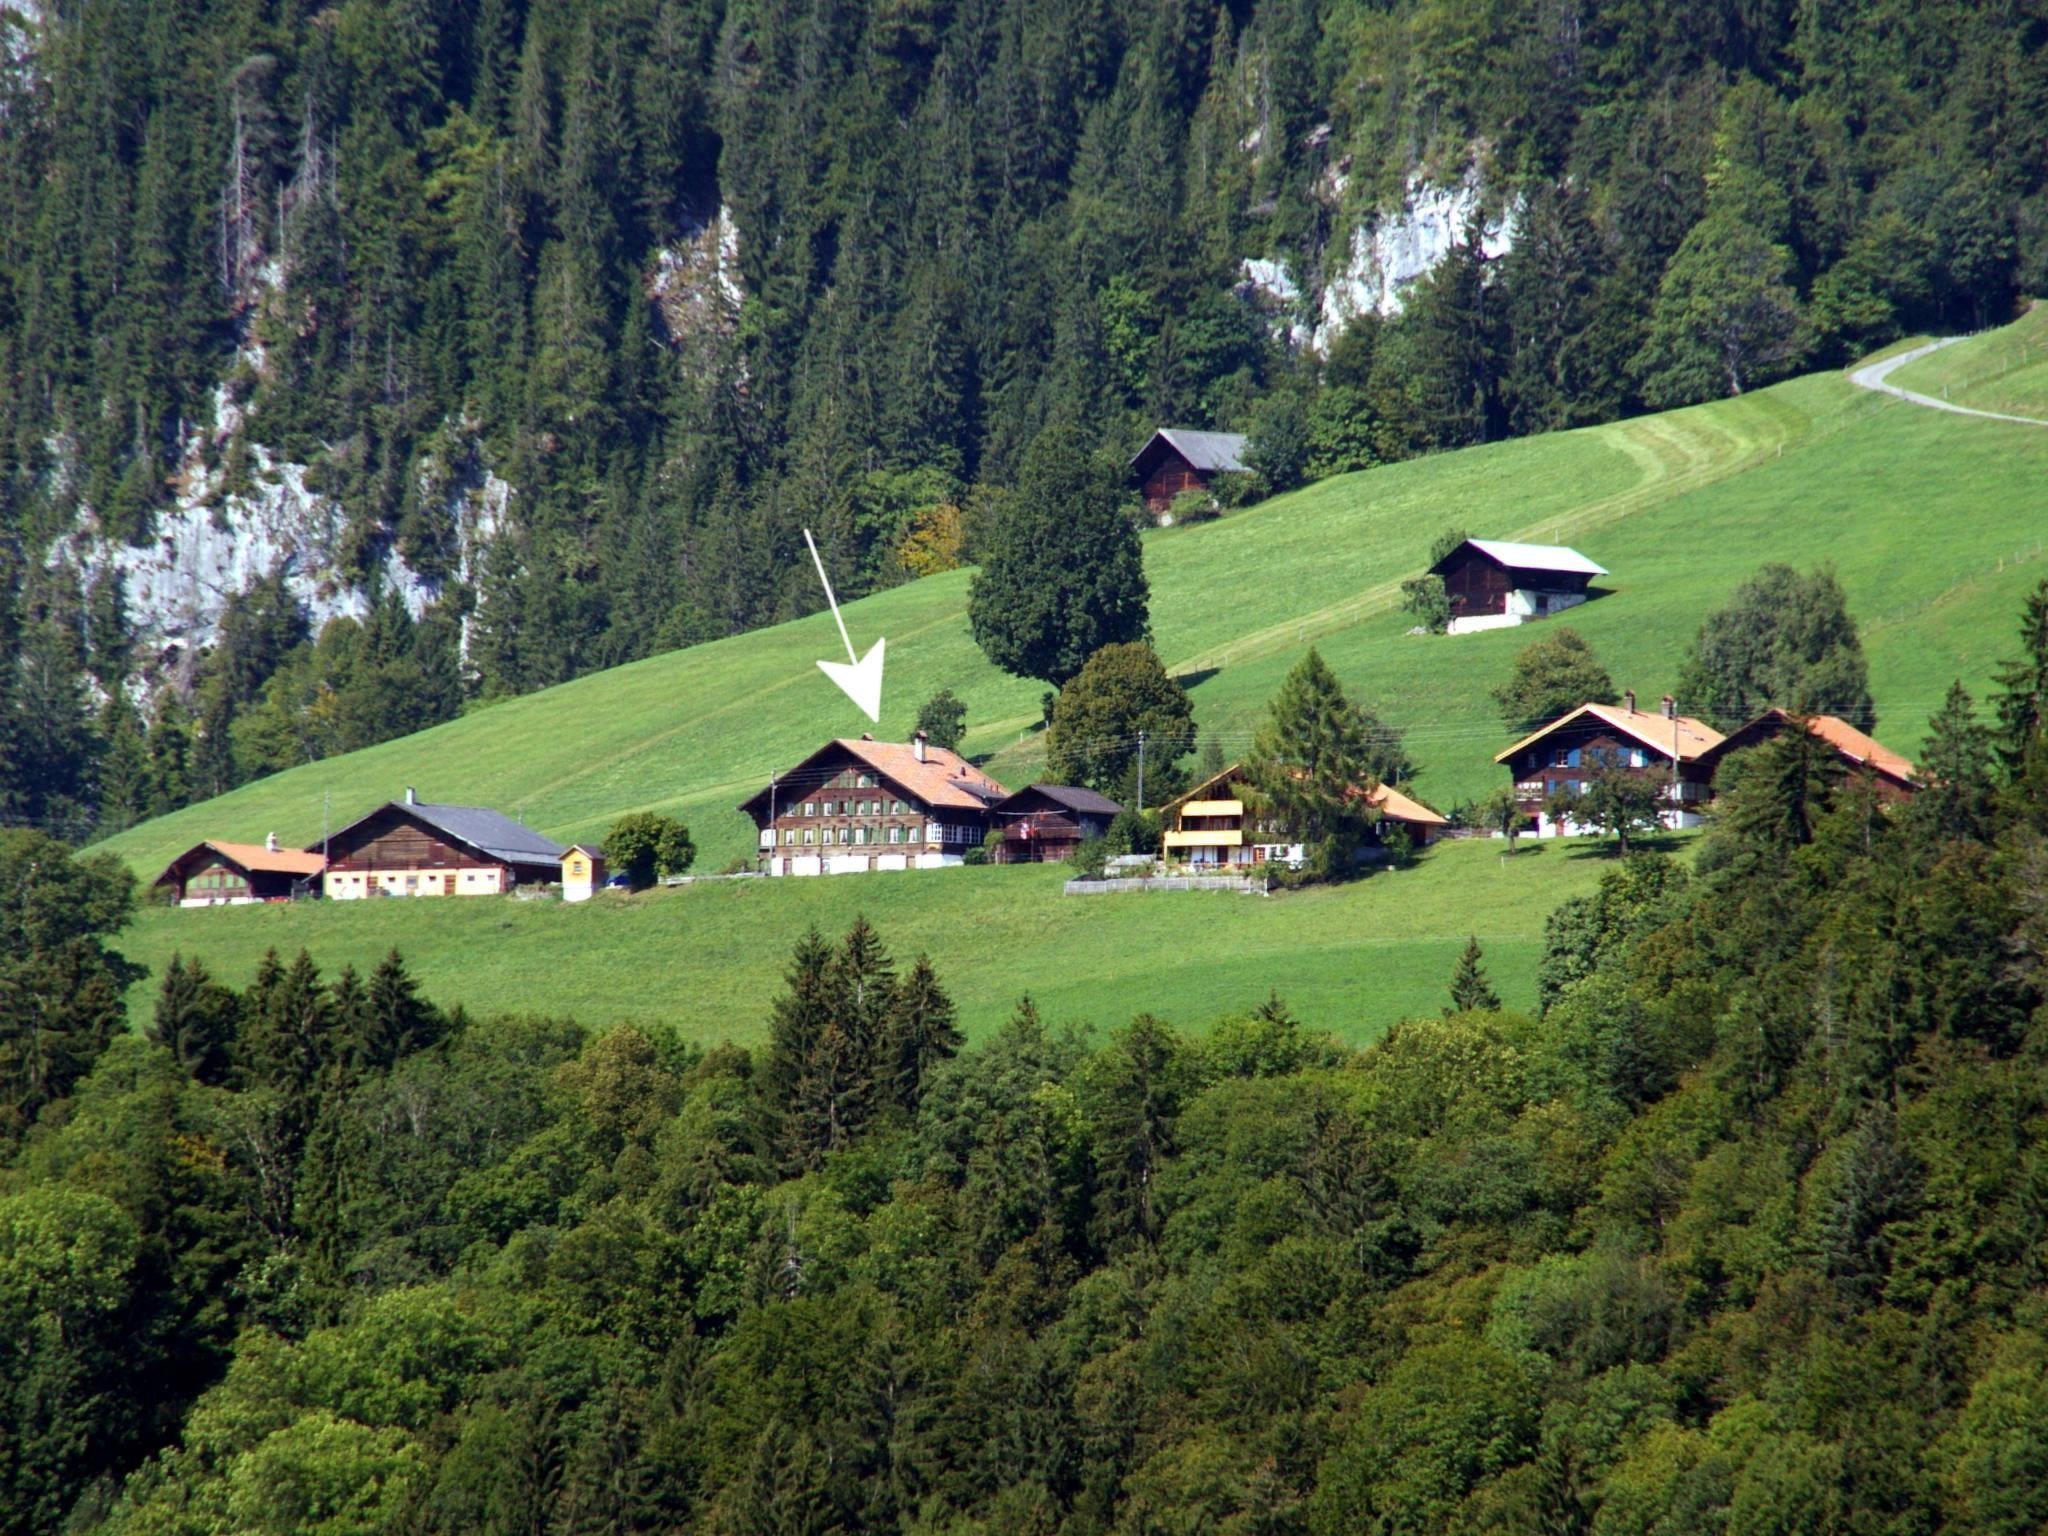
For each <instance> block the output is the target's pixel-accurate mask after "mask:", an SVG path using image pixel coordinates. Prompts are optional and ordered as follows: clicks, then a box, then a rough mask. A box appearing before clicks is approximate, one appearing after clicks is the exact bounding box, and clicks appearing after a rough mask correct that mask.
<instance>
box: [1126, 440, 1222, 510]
mask: <svg viewBox="0 0 2048 1536" xmlns="http://www.w3.org/2000/svg"><path fill="white" fill-rule="evenodd" d="M1244 443H1245V440H1244V438H1243V437H1242V436H1241V435H1239V434H1238V433H1236V432H1191V431H1189V430H1188V429H1187V428H1185V427H1161V428H1160V429H1159V430H1158V431H1157V432H1154V433H1153V434H1152V438H1151V441H1149V442H1147V443H1146V444H1145V446H1144V447H1142V448H1140V449H1139V450H1138V451H1137V453H1136V454H1134V455H1133V456H1132V458H1131V474H1132V475H1133V476H1134V477H1135V478H1136V480H1137V482H1138V493H1139V494H1140V495H1141V496H1143V497H1144V498H1145V505H1146V507H1147V508H1148V509H1149V510H1150V511H1151V512H1153V513H1154V514H1155V515H1156V514H1158V513H1161V512H1166V511H1169V510H1170V509H1171V508H1172V506H1173V498H1174V497H1176V496H1178V495H1179V494H1180V493H1181V492H1182V491H1205V490H1207V489H1208V488H1209V484H1210V482H1211V481H1213V480H1214V479H1215V478H1216V477H1217V476H1218V475H1230V474H1242V473H1243V472H1244V471H1245V470H1246V469H1248V468H1250V466H1249V465H1247V464H1246V463H1245V462H1244Z"/></svg>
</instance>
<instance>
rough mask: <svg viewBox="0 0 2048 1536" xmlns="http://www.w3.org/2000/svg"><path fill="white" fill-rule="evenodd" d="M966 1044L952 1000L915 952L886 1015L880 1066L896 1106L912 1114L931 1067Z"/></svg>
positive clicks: (924, 959)
mask: <svg viewBox="0 0 2048 1536" xmlns="http://www.w3.org/2000/svg"><path fill="white" fill-rule="evenodd" d="M965 1043H966V1037H965V1036H964V1035H962V1034H961V1033H960V1027H959V1024H958V1023H957V1015H956V1013H955V1011H954V1008H953V999H952V998H951V997H949V996H947V995H946V991H945V989H944V988H943V987H941V986H940V985H939V977H938V972H937V971H935V970H934V969H933V968H932V962H931V957H930V956H929V955H924V954H920V955H919V956H918V957H917V959H916V960H914V961H913V962H911V966H910V974H909V975H908V976H906V977H904V979H903V984H902V986H901V987H899V988H898V989H897V993H896V1003H895V1007H894V1009H893V1010H892V1011H891V1013H890V1016H889V1037H888V1046H889V1048H888V1051H887V1052H886V1054H885V1066H886V1067H887V1069H888V1070H889V1072H890V1081H889V1084H888V1087H889V1091H890V1095H891V1097H892V1098H893V1099H894V1100H895V1102H896V1103H897V1105H899V1106H900V1107H901V1108H902V1109H904V1110H905V1111H907V1112H909V1113H911V1114H916V1113H917V1106H918V1104H919V1102H920V1101H921V1100H922V1099H923V1097H924V1086H925V1083H926V1081H927V1080H928V1079H929V1078H930V1076H931V1074H932V1072H933V1071H934V1069H936V1068H937V1067H938V1065H939V1064H940V1063H941V1062H944V1061H950V1060H951V1059H952V1058H953V1057H954V1056H955V1055H957V1054H958V1053H959V1050H960V1047H961V1046H962V1045H963V1044H965Z"/></svg>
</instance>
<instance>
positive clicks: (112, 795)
mask: <svg viewBox="0 0 2048 1536" xmlns="http://www.w3.org/2000/svg"><path fill="white" fill-rule="evenodd" d="M100 737H101V740H102V741H104V742H105V744H106V745H105V749H104V751H102V753H101V754H100V762H99V807H98V821H97V828H98V831H99V832H100V833H101V834H102V835H111V834H113V833H115V832H120V831H122V830H124V829H126V828H128V827H132V826H134V825H135V824H136V823H137V822H139V821H143V820H146V819H147V818H148V817H149V815H150V813H151V806H152V804H153V803H154V800H155V795H154V794H153V792H152V790H153V785H152V782H151V781H152V779H153V778H154V775H153V774H152V772H151V770H150V762H149V747H148V744H147V743H146V742H145V741H144V739H143V735H142V727H141V724H140V723H139V722H138V721H137V720H136V718H135V708H134V706H133V705H131V704H130V703H129V702H128V699H127V696H126V695H125V694H121V693H116V694H115V695H114V696H113V697H111V698H109V699H108V700H107V702H106V705H105V707H104V708H103V709H101V711H100Z"/></svg>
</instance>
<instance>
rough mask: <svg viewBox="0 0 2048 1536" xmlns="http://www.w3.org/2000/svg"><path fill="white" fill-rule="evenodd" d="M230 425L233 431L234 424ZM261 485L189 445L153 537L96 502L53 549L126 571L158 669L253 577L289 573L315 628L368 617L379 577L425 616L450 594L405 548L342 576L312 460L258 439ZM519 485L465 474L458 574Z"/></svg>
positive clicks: (222, 415) (190, 643)
mask: <svg viewBox="0 0 2048 1536" xmlns="http://www.w3.org/2000/svg"><path fill="white" fill-rule="evenodd" d="M215 400H216V422H217V424H216V427H215V428H214V430H215V431H216V432H218V431H220V430H221V429H220V427H219V425H218V422H219V421H220V420H222V419H225V420H227V421H229V422H233V421H234V418H235V409H234V407H233V406H232V405H227V404H224V403H223V400H224V392H221V393H217V394H216V396H215ZM228 430H229V432H230V433H231V432H232V430H233V429H232V427H230V428H229V429H228ZM249 455H250V459H251V461H252V473H251V475H250V477H249V478H250V480H251V482H252V483H251V484H249V485H248V486H247V487H245V488H243V489H238V490H234V491H227V490H225V489H224V488H223V486H222V483H221V482H222V478H223V472H222V471H221V470H220V469H218V468H211V469H209V468H207V467H206V466H205V465H204V464H203V463H202V462H201V461H200V457H199V453H198V447H197V445H196V444H195V445H194V446H193V448H192V450H191V451H190V452H189V453H188V469H187V474H186V476H185V489H183V490H182V491H181V492H180V493H179V495H178V497H177V500H176V501H175V503H174V504H173V505H172V506H171V507H170V508H168V509H166V510H164V511H162V512H160V513H158V514H157V520H156V529H155V533H154V536H153V537H152V538H151V539H150V541H149V542H148V543H147V544H144V545H140V546H134V545H126V544H122V543H120V542H119V541H117V540H113V539H109V538H108V537H106V536H105V535H104V534H103V533H102V531H101V530H100V528H99V526H98V523H97V520H96V519H95V518H94V517H93V515H92V513H91V512H90V511H89V510H88V511H85V512H83V513H81V515H80V519H79V523H78V526H77V527H76V528H74V529H73V530H72V531H71V532H70V533H69V534H67V535H65V536H64V537H63V538H61V539H59V540H57V542H56V543H55V544H54V545H53V546H52V547H51V549H50V551H49V558H50V560H51V561H52V563H57V562H64V563H68V564H70V565H72V566H73V567H74V568H75V569H76V570H77V571H78V573H79V576H80V578H81V582H82V583H83V584H85V585H91V584H92V583H94V582H97V581H99V580H101V579H104V578H105V577H106V576H107V575H109V574H112V575H114V576H116V577H117V578H118V579H119V581H120V583H121V594H122V598H123V601H124V605H125V607H126V610H127V614H128V621H129V625H130V628H131V629H132V631H133V633H134V635H135V640H136V648H137V653H138V654H139V655H140V656H142V657H144V658H149V659H151V660H152V661H153V662H154V667H153V669H152V670H153V671H154V673H155V675H156V677H158V678H162V677H169V676H174V675H177V674H178V673H179V672H180V670H181V665H180V664H181V663H182V662H183V661H184V660H186V659H187V658H190V657H193V656H196V655H197V654H198V653H199V652H200V651H202V650H204V649H205V648H206V647H207V646H208V645H210V644H211V643H212V642H213V640H214V637H215V635H216V634H217V633H218V629H219V624H220V618H221V613H222V611H223V609H225V607H226V606H227V601H228V599H229V598H230V597H232V596H234V595H235V594H236V593H238V592H243V591H246V590H247V589H248V588H249V587H250V586H251V585H252V584H253V583H255V582H257V581H260V580H262V579H264V578H265V577H268V576H270V575H272V574H273V573H282V574H283V576H284V578H285V584H286V586H287V587H288V588H289V589H290V590H291V592H292V594H293V595H294V596H295V597H297V598H298V599H299V600H300V601H301V602H302V603H304V604H305V605H306V609H307V612H308V614H309V615H310V616H311V620H312V627H313V632H314V633H315V634H317V633H319V630H320V626H321V625H323V624H325V623H326V622H327V621H328V620H330V619H334V618H341V617H349V618H361V617H362V616H363V615H364V614H365V613H366V612H368V610H369V605H370V601H371V595H372V592H373V590H374V589H375V588H377V587H379V586H381V587H383V588H384V589H386V590H391V591H396V592H397V593H398V595H399V596H400V597H401V598H403V599H404V601H405V605H406V607H407V608H408V609H409V610H411V612H412V614H413V616H414V617H415V618H417V617H418V616H419V615H420V613H421V612H422V611H424V610H425V608H426V607H427V605H428V604H430V603H432V602H434V601H436V600H437V599H439V598H440V597H441V596H442V591H443V584H442V583H441V582H439V581H435V580H431V579H429V578H427V577H424V576H422V575H420V574H419V573H417V572H415V571H414V570H412V568H411V567H410V566H408V565H407V564H406V562H405V560H404V559H403V558H402V557H401V556H400V555H399V554H398V553H397V552H396V551H387V552H386V553H385V554H384V556H383V557H382V559H381V560H380V561H379V563H378V566H377V568H376V569H375V571H374V572H373V575H372V578H371V580H370V581H369V582H367V583H366V582H359V581H356V580H354V579H353V578H352V577H350V576H349V575H347V574H345V573H344V569H343V562H342V560H341V557H340V550H341V542H342V536H343V532H344V529H345V525H346V519H345V517H344V514H343V511H342V508H341V506H340V504H339V503H338V502H336V501H335V500H334V499H333V498H331V497H327V496H322V495H320V494H319V493H318V492H316V491H312V490H309V489H308V488H307V486H306V466H305V465H303V464H295V463H291V462H289V461H286V460H281V459H279V458H278V457H277V456H276V455H274V454H273V453H272V452H271V451H270V450H269V449H268V448H265V447H263V446H261V445H252V446H251V447H250V449H249ZM511 494H512V488H511V487H510V486H509V485H507V484H506V483H505V482H504V481H503V480H501V479H499V478H498V477H497V476H496V475H493V474H489V473H483V474H480V475H476V476H472V477H470V478H468V479H466V480H463V481H459V482H457V484H456V485H455V486H454V487H453V488H452V489H451V491H450V492H449V494H448V496H447V499H446V502H445V506H446V511H447V515H448V517H449V519H450V524H451V526H452V527H453V528H454V530H455V534H456V549H457V552H458V565H457V574H458V576H459V577H460V578H461V579H463V580H470V579H472V578H473V577H474V576H475V574H476V571H477V565H478V562H479V561H480V559H481V557H482V554H483V551H484V549H485V548H486V547H487V546H488V544H489V542H490V540H491V538H492V537H493V536H494V535H495V534H496V533H497V531H498V529H499V528H500V527H501V526H502V525H503V524H504V521H505V517H506V508H507V506H508V504H509V502H510V500H511Z"/></svg>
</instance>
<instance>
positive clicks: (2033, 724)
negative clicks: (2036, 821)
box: [1997, 577, 2048, 773]
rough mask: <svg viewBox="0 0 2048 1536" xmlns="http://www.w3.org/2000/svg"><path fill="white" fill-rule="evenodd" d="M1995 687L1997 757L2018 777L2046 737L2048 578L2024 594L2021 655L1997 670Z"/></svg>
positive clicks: (2047, 707) (2021, 615)
mask: <svg viewBox="0 0 2048 1536" xmlns="http://www.w3.org/2000/svg"><path fill="white" fill-rule="evenodd" d="M1997 683H1998V688H1999V694H1998V742H1997V745H1998V755H1999V758H2000V760H2001V761H2002V762H2004V764H2005V766H2006V770H2007V772H2009V773H2018V772H2019V771H2020V769H2021V768H2022V766H2023V765H2025V763H2026V762H2027V759H2028V757H2029V756H2030V755H2031V754H2032V753H2034V752H2037V751H2040V750H2042V737H2043V735H2044V734H2048V577H2044V578H2043V579H2042V580H2041V581H2040V582H2038V583H2037V584H2036V585H2035V587H2034V590H2033V591H2032V592H2029V593H2028V594H2027V601H2026V606H2025V608H2024V609H2022V610H2021V614H2020V654H2019V655H2018V656H2017V657H2015V658H2014V659H2013V660H2011V661H2009V662H2007V663H2006V664H2005V665H2004V666H2002V667H2000V668H1999V669H1998V673H1997Z"/></svg>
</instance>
